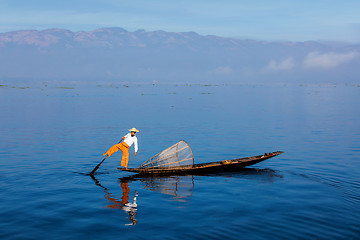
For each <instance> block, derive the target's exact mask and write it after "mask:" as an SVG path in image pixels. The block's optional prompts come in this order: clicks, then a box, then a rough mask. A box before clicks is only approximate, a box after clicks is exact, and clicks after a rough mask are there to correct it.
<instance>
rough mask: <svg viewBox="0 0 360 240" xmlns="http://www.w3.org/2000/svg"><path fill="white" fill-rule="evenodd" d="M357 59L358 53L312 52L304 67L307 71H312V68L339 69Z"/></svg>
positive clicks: (307, 57)
mask: <svg viewBox="0 0 360 240" xmlns="http://www.w3.org/2000/svg"><path fill="white" fill-rule="evenodd" d="M357 57H358V53H357V52H348V53H334V52H329V53H319V52H310V53H308V54H307V56H306V57H305V60H304V63H303V66H304V68H306V69H311V68H320V69H328V68H334V67H337V66H339V65H341V64H343V63H346V62H350V61H352V60H354V59H355V58H357Z"/></svg>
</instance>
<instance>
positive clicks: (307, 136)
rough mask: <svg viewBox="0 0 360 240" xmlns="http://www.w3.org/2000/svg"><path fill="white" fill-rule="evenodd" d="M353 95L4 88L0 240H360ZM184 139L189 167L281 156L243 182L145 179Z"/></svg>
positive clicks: (266, 89)
mask: <svg viewBox="0 0 360 240" xmlns="http://www.w3.org/2000/svg"><path fill="white" fill-rule="evenodd" d="M359 102H360V87H358V86H357V85H341V84H337V85H335V84H314V85H297V84H296V85H295V84H281V85H280V84H279V85H270V84H263V85H235V84H234V85H222V84H219V85H201V84H197V85H191V84H184V85H176V84H168V85H166V84H156V85H146V84H89V85H86V84H81V83H73V84H70V83H66V84H60V83H46V84H45V83H37V84H29V85H21V84H11V83H2V85H1V87H0V109H1V113H0V114H1V115H0V116H1V117H0V187H1V191H0V199H1V209H0V238H1V239H85V238H86V239H99V238H102V239H141V238H144V237H146V238H147V239H164V238H165V239H220V238H226V239H357V238H359V237H360V224H359V221H358V219H359V218H360V210H359V209H360V181H359V176H360V146H359V142H360V137H359V136H360V126H359V122H360V111H359V110H358V103H359ZM132 127H136V128H137V129H139V130H140V132H139V133H138V134H137V137H138V140H139V152H138V155H137V156H136V157H135V156H134V154H133V152H134V149H133V147H131V148H130V161H129V167H138V166H139V165H140V164H141V163H143V162H144V161H146V160H147V159H149V158H150V157H152V156H153V155H155V154H157V153H158V152H160V151H161V150H163V149H165V148H167V147H169V146H171V145H172V144H174V143H176V142H177V141H179V140H182V139H183V140H186V141H187V142H188V143H189V145H190V146H191V148H192V151H193V153H194V157H195V162H196V163H202V162H211V161H220V160H224V159H232V158H239V157H246V156H253V155H259V154H262V153H264V152H272V151H277V150H281V151H284V152H285V153H284V154H282V155H280V156H277V157H274V158H271V159H269V160H266V161H264V162H262V163H259V164H256V165H254V166H252V167H250V168H246V169H244V170H243V171H240V172H233V173H222V174H209V175H200V176H171V177H150V176H149V177H147V178H143V177H139V176H137V175H134V174H131V173H125V172H120V171H118V170H117V167H119V166H120V160H121V154H120V153H115V154H114V155H113V156H111V157H110V158H107V159H106V161H105V162H104V163H103V164H102V165H101V167H100V169H99V170H98V171H97V172H96V174H95V177H94V178H91V177H90V176H88V175H86V174H88V173H89V172H90V171H91V170H92V169H93V168H94V167H95V166H96V164H98V163H99V162H100V161H101V160H102V154H103V153H104V152H105V151H107V150H108V148H109V147H110V146H112V145H113V144H115V143H117V142H118V141H119V140H120V139H121V137H122V136H124V135H125V134H126V133H127V130H128V129H130V128H132Z"/></svg>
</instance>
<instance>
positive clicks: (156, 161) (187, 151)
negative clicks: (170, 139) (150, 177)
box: [140, 140, 194, 168]
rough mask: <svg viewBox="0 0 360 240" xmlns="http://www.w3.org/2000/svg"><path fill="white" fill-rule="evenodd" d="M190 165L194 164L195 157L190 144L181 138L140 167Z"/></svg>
mask: <svg viewBox="0 0 360 240" xmlns="http://www.w3.org/2000/svg"><path fill="white" fill-rule="evenodd" d="M188 165H194V157H193V154H192V151H191V148H190V146H189V144H187V142H185V141H183V140H181V141H180V142H178V143H176V144H174V145H172V146H171V147H169V148H167V149H165V150H164V151H162V152H160V153H158V154H156V155H155V156H153V157H152V158H150V159H149V160H147V161H146V162H144V163H143V164H141V166H140V168H150V167H156V168H166V167H183V166H188Z"/></svg>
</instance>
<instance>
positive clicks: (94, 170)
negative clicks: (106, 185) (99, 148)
mask: <svg viewBox="0 0 360 240" xmlns="http://www.w3.org/2000/svg"><path fill="white" fill-rule="evenodd" d="M108 156H109V155H106V157H104V159H103V160H102V161H101V162H100V163H99V164H98V165H96V167H95V168H94V169H93V170H92V171H91V173H90V176H93V175H94V173H95V172H96V171H97V170H98V169H99V167H100V165H101V164H102V163H103V162H104V161H105V159H106V158H107V157H108Z"/></svg>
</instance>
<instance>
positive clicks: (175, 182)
mask: <svg viewBox="0 0 360 240" xmlns="http://www.w3.org/2000/svg"><path fill="white" fill-rule="evenodd" d="M140 181H141V182H143V183H144V184H145V186H144V188H145V189H149V190H151V191H155V192H159V193H163V194H166V195H170V196H173V197H174V200H176V201H185V202H187V201H188V199H189V198H190V197H191V196H192V194H193V189H194V177H193V176H192V175H189V176H172V177H160V176H158V177H155V176H149V177H146V178H141V179H140Z"/></svg>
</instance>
